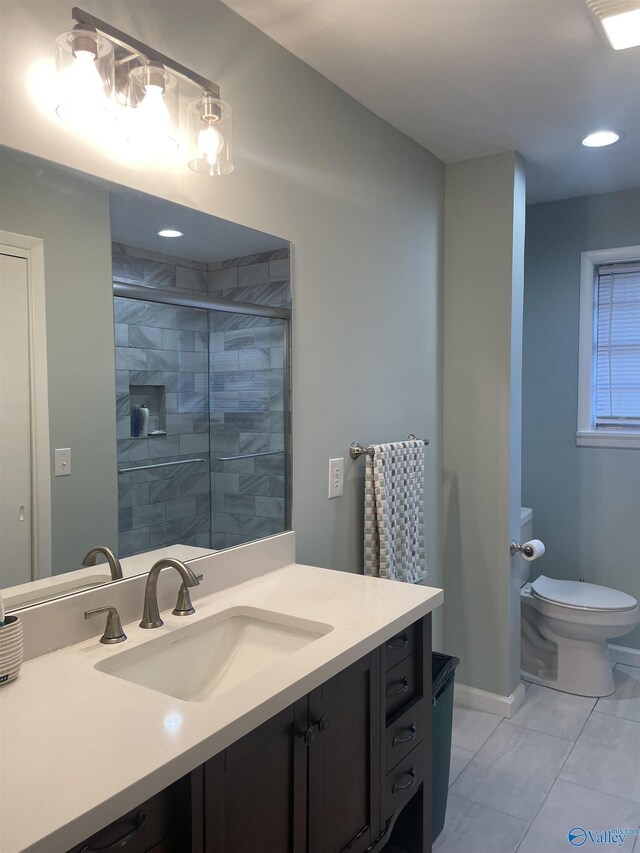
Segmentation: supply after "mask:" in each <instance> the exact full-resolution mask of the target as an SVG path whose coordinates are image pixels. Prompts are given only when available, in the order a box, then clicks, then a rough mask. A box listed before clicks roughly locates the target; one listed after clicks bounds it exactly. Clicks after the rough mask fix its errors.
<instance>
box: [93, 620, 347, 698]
mask: <svg viewBox="0 0 640 853" xmlns="http://www.w3.org/2000/svg"><path fill="white" fill-rule="evenodd" d="M332 630H333V628H332V626H331V625H325V624H324V623H322V622H311V621H309V620H307V619H298V618H296V617H291V616H285V615H283V614H281V613H274V612H272V611H269V610H259V609H257V608H253V607H234V608H231V609H230V610H224V611H223V612H222V613H217V614H216V615H215V616H211V617H209V618H208V619H203V620H202V621H200V622H196V623H194V624H192V625H188V626H185V627H184V629H182V630H177V631H173V632H172V633H171V634H166V635H164V636H161V637H159V638H158V639H157V640H156V639H154V640H151V641H150V642H149V643H145V644H144V645H143V646H139V647H138V648H135V649H130V650H126V651H123V652H120V653H119V654H117V655H114V656H112V657H110V658H108V659H107V660H104V661H101V662H100V663H99V664H96V669H98V670H100V671H101V672H106V673H108V674H109V675H114V676H116V677H117V678H122V679H124V680H125V681H131V682H133V683H134V684H140V685H141V686H142V687H149V688H151V690H158V691H160V692H161V693H166V694H168V695H169V696H175V697H176V698H177V699H183V700H185V701H187V702H200V701H202V700H203V699H207V698H208V697H209V696H212V695H213V694H214V693H215V694H219V693H224V692H225V691H227V690H230V689H231V688H232V687H235V686H236V685H238V684H240V683H241V682H243V681H246V680H247V679H249V678H251V677H253V676H254V675H256V674H257V673H258V672H261V671H262V670H264V669H266V668H267V667H269V666H271V665H272V664H274V663H277V662H278V661H280V660H282V659H283V658H285V657H287V656H288V655H290V654H293V653H294V652H296V651H298V649H302V648H304V646H307V645H308V644H309V643H312V642H313V641H314V640H317V639H319V638H320V637H323V636H324V635H325V634H328V633H329V631H332Z"/></svg>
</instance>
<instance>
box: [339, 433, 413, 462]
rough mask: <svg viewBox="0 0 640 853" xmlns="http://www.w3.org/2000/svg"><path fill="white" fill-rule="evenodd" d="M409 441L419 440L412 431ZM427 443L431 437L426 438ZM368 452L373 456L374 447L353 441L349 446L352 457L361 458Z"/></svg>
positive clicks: (408, 437) (368, 454)
mask: <svg viewBox="0 0 640 853" xmlns="http://www.w3.org/2000/svg"><path fill="white" fill-rule="evenodd" d="M407 441H419V439H418V438H416V436H415V435H414V434H413V433H412V432H410V433H409V435H408V436H407ZM424 443H425V445H428V444H429V439H428V438H425V439H424ZM364 454H366V455H367V456H373V447H363V446H362V445H361V444H360V443H359V442H357V441H352V442H351V446H350V447H349V455H350V456H351V458H352V459H359V458H360V457H361V456H363V455H364Z"/></svg>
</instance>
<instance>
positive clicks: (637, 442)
mask: <svg viewBox="0 0 640 853" xmlns="http://www.w3.org/2000/svg"><path fill="white" fill-rule="evenodd" d="M576 444H577V445H578V447H612V448H622V449H624V448H626V449H627V450H632V449H634V448H637V449H640V430H639V431H638V432H631V431H629V432H621V431H620V430H604V429H599V430H578V432H577V433H576Z"/></svg>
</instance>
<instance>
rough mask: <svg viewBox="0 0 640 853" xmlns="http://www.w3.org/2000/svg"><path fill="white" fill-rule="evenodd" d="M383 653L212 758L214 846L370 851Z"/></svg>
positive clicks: (208, 791) (238, 852)
mask: <svg viewBox="0 0 640 853" xmlns="http://www.w3.org/2000/svg"><path fill="white" fill-rule="evenodd" d="M378 661H379V653H378V652H377V651H376V652H374V653H373V654H372V655H367V657H365V658H362V660H359V661H358V662H357V663H355V664H353V665H352V666H350V667H348V668H347V669H346V670H344V671H343V672H341V673H339V674H338V675H336V676H335V677H334V678H332V679H330V680H329V681H327V682H326V683H325V684H323V685H322V686H321V687H319V688H318V689H317V690H314V691H313V692H312V693H310V694H309V695H308V696H307V697H305V698H304V699H302V700H300V701H299V702H296V703H295V705H292V706H291V707H289V708H287V709H286V710H285V711H283V712H282V713H281V714H278V715H277V716H276V717H274V718H273V719H271V720H269V721H268V722H266V723H264V724H263V725H262V726H260V727H259V728H257V729H255V730H254V731H252V732H250V734H248V735H246V736H245V737H244V738H242V739H241V740H239V741H238V742H237V743H235V744H233V746H231V747H229V749H227V750H225V752H224V753H222V754H221V755H217V756H215V758H212V759H211V761H208V762H207V763H206V764H205V766H204V793H205V810H204V826H205V830H204V849H205V851H206V853H256V851H259V850H264V851H269V853H307V851H308V853H338V852H339V853H341V851H343V850H349V851H352V853H360V851H365V850H367V848H368V847H369V846H370V844H371V841H372V840H373V838H375V837H376V834H377V832H376V830H377V828H378V826H379V813H380V811H379V798H380V775H379V772H378V768H379V753H380V738H379V715H378V709H379V695H380V688H379V664H378ZM377 735H378V736H377Z"/></svg>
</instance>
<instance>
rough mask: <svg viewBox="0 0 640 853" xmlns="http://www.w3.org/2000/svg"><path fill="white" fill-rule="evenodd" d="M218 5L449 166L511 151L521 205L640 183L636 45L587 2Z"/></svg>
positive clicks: (386, 0) (263, 1) (293, 0)
mask: <svg viewBox="0 0 640 853" xmlns="http://www.w3.org/2000/svg"><path fill="white" fill-rule="evenodd" d="M225 2H226V5H227V6H229V7H230V8H231V9H233V10H234V11H236V12H238V13H239V14H240V15H242V17H244V18H246V19H247V20H248V21H250V22H251V23H253V24H254V25H255V26H257V27H258V28H259V29H260V30H262V31H263V32H265V33H267V35H269V36H271V38H273V39H274V40H275V41H277V42H279V43H280V44H281V45H282V46H283V47H285V48H287V50H289V51H291V53H293V54H295V55H296V56H297V57H299V58H300V59H302V60H303V61H304V62H306V63H308V64H309V65H310V66H312V67H313V68H315V69H316V70H317V71H319V72H320V73H321V74H323V75H324V76H325V77H327V78H329V80H331V81H332V82H333V83H335V84H336V85H338V86H339V87H340V88H341V89H343V90H344V91H345V92H347V93H348V94H350V95H351V96H353V97H354V98H355V99H356V100H358V101H359V102H360V103H362V104H364V105H365V106H366V107H368V108H369V109H371V110H372V111H373V112H375V113H376V114H377V115H379V116H380V117H381V118H383V119H385V120H386V121H388V122H389V123H390V124H392V125H394V126H395V127H397V128H398V129H399V130H401V131H403V132H404V133H406V134H407V135H408V136H410V137H411V138H413V139H415V140H416V141H417V142H419V143H420V144H421V145H423V146H424V147H425V148H427V149H429V151H432V152H433V153H434V154H435V155H436V156H437V157H439V158H440V159H441V160H443V161H444V162H445V163H455V162H456V161H459V160H467V159H470V158H473V157H482V156H485V155H489V154H496V153H500V152H503V151H509V150H514V149H515V150H517V151H519V152H520V153H521V154H522V155H523V156H524V157H525V159H526V161H527V187H528V200H529V202H540V201H550V200H555V199H560V198H570V197H572V196H579V195H591V194H595V193H602V192H609V191H615V190H621V189H629V188H632V187H639V186H640V47H639V48H630V49H628V50H623V51H614V50H612V49H611V48H610V47H609V46H608V44H607V43H606V41H605V39H604V36H603V35H602V34H601V32H600V31H599V29H598V27H597V25H596V23H595V21H594V20H593V19H592V17H591V14H590V13H589V11H588V9H587V7H586V5H585V3H584V0H225ZM603 127H606V128H612V129H615V130H617V131H623V132H624V134H625V136H624V138H623V139H622V140H621V141H620V142H618V143H617V144H616V145H613V146H612V147H610V148H603V149H586V148H584V147H582V146H581V145H580V139H581V138H582V137H583V136H584V135H585V134H586V133H588V132H589V131H592V130H596V129H598V128H603Z"/></svg>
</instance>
